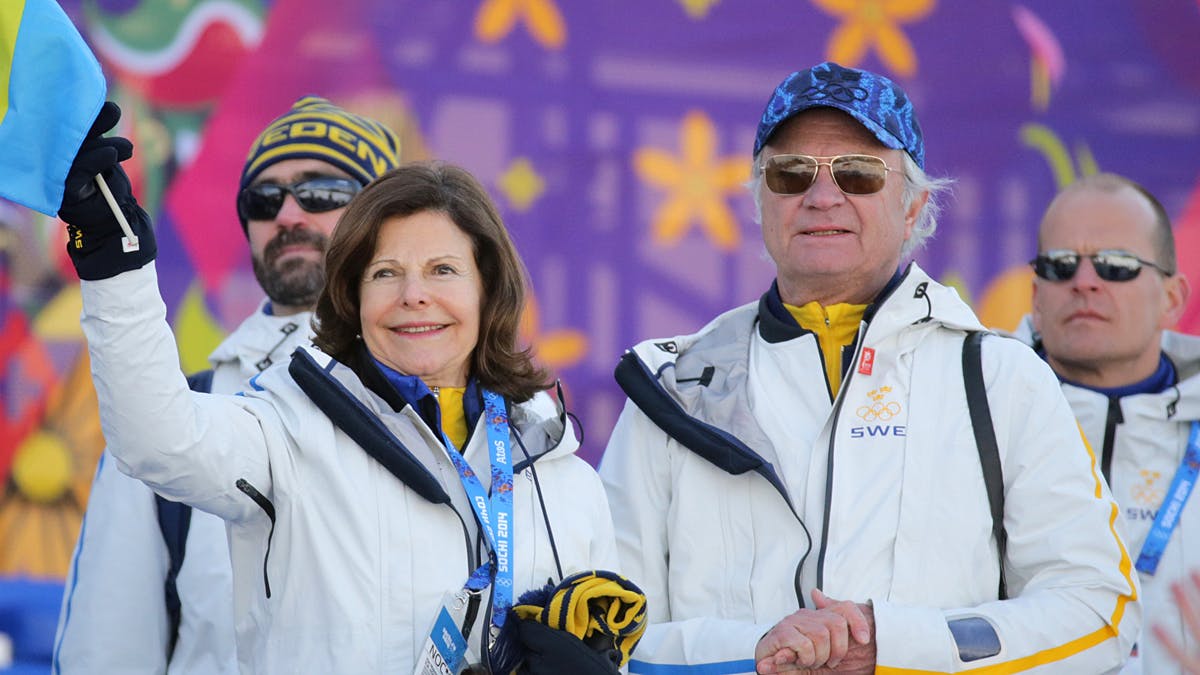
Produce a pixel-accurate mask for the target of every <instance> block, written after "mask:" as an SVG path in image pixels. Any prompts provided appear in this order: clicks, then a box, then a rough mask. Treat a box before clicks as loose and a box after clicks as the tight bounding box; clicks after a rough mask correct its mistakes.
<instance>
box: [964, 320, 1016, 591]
mask: <svg viewBox="0 0 1200 675" xmlns="http://www.w3.org/2000/svg"><path fill="white" fill-rule="evenodd" d="M982 342H983V333H982V332H981V331H970V332H968V333H967V336H966V338H964V339H963V352H962V370H963V384H964V386H965V387H966V390H967V409H968V410H969V411H970V414H971V428H972V429H973V430H974V431H975V446H976V448H977V449H978V450H979V464H980V466H981V467H982V468H983V482H984V484H985V485H986V486H987V498H988V506H989V507H990V508H991V512H992V536H993V537H995V538H996V549H997V550H998V551H999V553H1000V589H999V598H1000V599H1001V600H1007V599H1008V584H1007V583H1006V582H1005V579H1004V557H1005V552H1006V551H1007V549H1008V532H1007V531H1006V530H1005V529H1004V470H1003V468H1002V467H1001V466H1000V448H999V446H998V445H997V444H996V430H995V429H994V428H993V426H992V412H991V409H990V408H989V406H988V399H987V389H986V388H985V387H984V384H983V361H982V359H981V358H980V347H979V346H980V344H981V343H982Z"/></svg>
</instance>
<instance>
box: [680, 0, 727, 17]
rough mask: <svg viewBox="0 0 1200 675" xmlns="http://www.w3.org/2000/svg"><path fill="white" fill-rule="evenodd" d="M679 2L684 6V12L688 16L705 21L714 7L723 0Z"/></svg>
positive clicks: (688, 0)
mask: <svg viewBox="0 0 1200 675" xmlns="http://www.w3.org/2000/svg"><path fill="white" fill-rule="evenodd" d="M678 1H679V4H681V5H683V10H684V11H685V12H687V14H688V16H690V17H692V18H693V19H703V18H704V17H706V16H708V13H709V11H711V10H712V8H713V5H715V4H717V3H719V2H720V1H721V0H678Z"/></svg>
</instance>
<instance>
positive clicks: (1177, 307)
mask: <svg viewBox="0 0 1200 675" xmlns="http://www.w3.org/2000/svg"><path fill="white" fill-rule="evenodd" d="M1163 292H1164V293H1166V294H1167V305H1166V308H1165V309H1164V310H1163V314H1162V318H1161V319H1160V320H1159V323H1158V327H1159V328H1162V329H1170V328H1174V327H1175V324H1177V323H1179V317H1181V316H1183V310H1184V308H1185V307H1187V301H1188V298H1189V297H1190V296H1191V294H1192V286H1191V284H1189V283H1188V280H1187V277H1186V276H1184V275H1183V273H1182V272H1176V273H1175V275H1174V276H1172V277H1168V278H1167V279H1165V280H1164V282H1163Z"/></svg>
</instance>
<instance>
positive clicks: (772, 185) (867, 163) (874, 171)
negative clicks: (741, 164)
mask: <svg viewBox="0 0 1200 675" xmlns="http://www.w3.org/2000/svg"><path fill="white" fill-rule="evenodd" d="M823 166H827V167H829V173H830V175H832V176H833V182H834V184H836V185H837V186H838V189H840V190H841V191H842V192H844V193H846V194H848V195H871V194H875V193H876V192H879V191H880V190H882V189H883V184H884V182H885V181H886V179H887V174H888V172H889V171H895V169H893V168H891V167H889V166H888V165H887V164H886V163H884V161H883V160H882V159H880V158H879V157H875V156H873V155H837V156H834V157H813V156H811V155H775V156H773V157H768V158H767V159H766V160H765V161H764V162H763V164H762V171H763V177H764V178H765V179H766V183H767V188H768V189H770V190H771V192H774V193H775V194H777V195H798V194H801V193H803V192H804V191H805V190H808V188H810V187H812V185H813V183H815V182H816V180H817V172H818V171H820V170H821V167H823Z"/></svg>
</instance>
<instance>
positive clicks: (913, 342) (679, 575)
mask: <svg viewBox="0 0 1200 675" xmlns="http://www.w3.org/2000/svg"><path fill="white" fill-rule="evenodd" d="M982 329H983V327H982V326H981V325H980V324H979V322H978V320H977V319H976V318H975V316H974V315H973V314H972V313H971V311H970V310H969V308H968V307H967V306H966V305H965V304H964V303H963V302H962V301H961V300H960V299H959V297H958V295H957V294H956V293H955V292H954V291H953V290H952V289H949V288H946V287H944V286H941V285H939V284H937V283H936V282H934V281H933V280H932V279H930V278H929V277H928V276H927V275H926V274H925V273H924V272H923V271H921V270H920V268H918V267H917V266H916V265H912V266H910V267H909V268H908V269H907V270H906V271H905V273H904V274H903V275H902V277H900V278H899V279H898V280H897V281H895V282H894V283H893V285H892V286H891V288H890V291H888V292H885V294H883V295H882V296H881V298H880V299H879V300H878V301H877V302H876V304H875V305H874V306H873V307H872V308H870V309H869V310H868V312H867V316H866V317H864V321H863V324H862V326H861V328H860V330H859V335H858V338H857V340H856V343H855V344H853V345H852V346H851V347H850V348H849V349H848V350H847V352H846V353H845V354H844V359H843V362H844V363H846V364H847V365H846V367H845V377H844V380H843V382H842V386H841V390H840V391H839V392H838V394H837V396H836V397H831V396H830V391H829V387H828V384H827V382H826V377H825V374H824V373H825V369H824V366H823V362H822V359H821V355H820V351H819V347H818V344H817V341H816V339H815V336H814V335H813V334H812V333H810V332H807V331H804V330H803V329H801V328H799V327H798V326H796V325H795V322H794V321H793V320H791V319H790V317H789V316H788V315H787V314H786V310H785V309H784V308H783V307H782V303H781V301H780V300H779V296H778V292H777V291H775V290H774V289H772V290H771V291H770V292H768V294H767V295H765V296H764V297H763V300H762V301H761V302H760V303H758V305H757V306H756V305H754V304H750V305H746V306H744V307H740V308H738V309H734V310H732V311H730V312H728V313H726V314H724V315H722V316H720V317H718V318H717V319H715V320H714V321H713V322H712V323H711V324H709V325H708V326H707V327H705V328H704V329H702V330H701V331H700V332H698V333H696V334H693V335H688V336H683V337H677V338H671V339H667V340H659V341H649V342H645V343H642V344H640V345H638V346H637V347H635V348H634V349H633V350H631V351H630V352H628V353H627V354H626V355H625V356H624V357H623V359H622V362H621V364H620V365H619V366H618V368H617V379H618V381H619V382H620V383H621V385H622V388H623V389H624V390H625V391H626V393H627V394H630V396H631V399H632V400H631V402H629V403H627V405H626V407H625V410H624V412H623V413H622V415H621V417H620V419H619V421H618V422H617V426H616V429H615V431H614V432H613V435H612V438H611V440H610V442H609V444H608V448H607V450H606V451H605V454H604V457H603V460H602V463H601V471H600V473H601V476H602V478H603V479H604V482H605V486H606V488H607V489H608V492H609V502H610V504H611V505H612V508H613V515H614V523H615V524H616V528H617V537H618V548H619V551H620V553H621V558H622V565H623V570H625V571H626V573H627V574H628V575H629V576H630V577H631V578H634V579H637V580H638V581H639V583H641V584H642V587H643V589H644V590H645V591H646V594H647V599H648V607H649V612H650V618H651V620H652V621H653V622H655V623H654V624H652V625H651V627H650V628H649V630H648V631H647V635H646V637H645V638H644V639H643V640H642V643H641V644H640V645H639V647H638V651H637V654H636V655H635V661H634V662H633V664H632V666H631V668H630V672H631V673H659V672H668V669H669V668H670V667H673V666H681V667H682V666H690V667H693V668H695V667H707V668H710V669H711V671H709V670H703V669H701V672H721V673H735V672H747V673H750V672H754V660H753V657H754V649H755V645H756V644H757V642H758V640H759V638H760V637H762V636H763V635H764V634H765V633H766V632H767V631H768V630H769V629H770V628H771V627H772V626H773V625H774V624H775V623H776V622H778V621H779V620H780V619H782V618H784V617H785V616H786V615H788V614H790V613H792V612H794V611H796V610H797V609H798V608H800V607H801V606H804V604H806V603H809V592H810V590H811V589H813V588H820V589H822V590H823V591H824V592H825V593H826V594H828V595H829V596H831V597H833V598H836V599H839V600H852V601H856V602H870V603H872V604H873V611H874V617H875V631H876V632H875V640H876V647H877V669H876V672H877V673H887V674H897V675H898V674H901V673H905V674H909V673H952V672H963V671H971V670H974V669H979V672H993V669H994V672H1018V671H1026V670H1029V671H1035V672H1047V673H1049V672H1055V673H1071V674H1076V673H1104V672H1110V671H1115V670H1117V669H1118V668H1119V667H1120V666H1121V664H1122V663H1123V662H1124V660H1125V657H1126V655H1127V654H1128V653H1129V648H1130V646H1131V645H1132V642H1133V639H1134V637H1136V634H1137V630H1138V627H1139V621H1140V610H1139V607H1138V604H1137V602H1136V598H1137V595H1138V588H1137V585H1136V580H1135V576H1134V575H1132V573H1131V560H1130V557H1129V553H1128V551H1127V550H1126V548H1125V546H1124V544H1123V543H1122V541H1121V538H1120V536H1119V534H1118V530H1117V518H1118V513H1117V506H1116V504H1115V503H1114V502H1113V500H1112V499H1111V497H1110V495H1109V493H1108V489H1107V487H1106V486H1105V485H1104V482H1103V481H1102V479H1101V477H1100V472H1099V468H1098V467H1097V466H1096V465H1095V462H1094V458H1093V457H1092V455H1091V453H1090V451H1089V449H1088V448H1087V447H1086V446H1085V444H1084V443H1083V442H1082V441H1081V439H1080V435H1079V431H1078V428H1077V427H1076V425H1075V422H1074V420H1073V418H1072V415H1071V412H1070V409H1069V408H1068V406H1067V402H1066V400H1065V399H1064V398H1063V396H1062V393H1061V392H1060V391H1059V388H1058V386H1057V383H1056V380H1055V378H1054V376H1053V374H1052V373H1051V372H1050V370H1049V368H1048V367H1046V365H1045V364H1044V363H1042V362H1041V361H1040V360H1039V359H1038V358H1037V356H1036V355H1034V354H1033V353H1032V352H1031V351H1030V350H1028V349H1027V348H1026V347H1025V346H1024V345H1021V344H1020V343H1018V342H1017V341H1015V340H1008V339H1001V338H999V337H996V336H986V337H985V339H984V340H983V344H982V366H983V377H984V382H985V383H986V388H987V398H988V399H989V403H990V407H991V417H992V421H993V426H994V428H995V433H996V438H997V442H998V445H999V454H1000V459H1001V463H1002V469H1003V485H1004V495H1005V500H1006V501H1005V504H1004V525H1005V527H1006V529H1007V532H1008V550H1007V556H1006V559H1005V560H1004V571H1005V574H1006V577H1007V585H1008V593H1009V596H1010V598H1011V599H1008V600H999V599H998V595H999V591H998V580H999V561H998V554H997V544H996V542H995V541H994V539H993V537H992V533H991V517H990V512H989V504H988V499H987V497H986V493H985V484H984V475H983V471H982V469H981V465H980V458H979V454H978V451H977V446H976V441H975V437H974V434H973V431H972V426H971V421H970V418H969V415H968V411H967V403H966V396H965V393H964V392H965V388H964V379H963V370H962V365H961V364H962V359H961V354H962V345H963V338H964V335H965V331H968V330H982ZM652 417H653V418H654V419H656V420H657V423H656V422H655V421H652ZM664 428H667V429H669V431H670V433H668V432H665V431H664ZM679 439H683V440H682V441H681V440H679ZM669 672H676V671H674V670H670V671H669ZM678 672H681V673H682V672H689V671H688V669H687V668H681V669H680V670H679V671H678Z"/></svg>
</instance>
